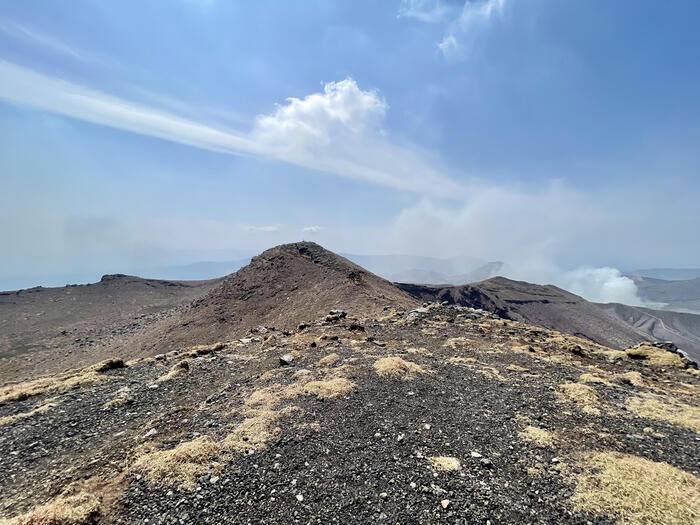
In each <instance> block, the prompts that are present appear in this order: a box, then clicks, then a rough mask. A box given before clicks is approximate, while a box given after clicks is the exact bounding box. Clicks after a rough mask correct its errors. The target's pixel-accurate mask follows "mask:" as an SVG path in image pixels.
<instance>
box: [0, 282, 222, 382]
mask: <svg viewBox="0 0 700 525" xmlns="http://www.w3.org/2000/svg"><path fill="white" fill-rule="evenodd" d="M220 281H221V280H220V279H213V280H211V281H162V280H157V279H141V278H139V277H132V276H127V275H105V276H104V277H103V278H102V280H101V281H100V282H98V283H93V284H86V285H73V286H64V287H58V288H42V287H37V288H31V289H28V290H18V291H11V292H0V384H2V383H3V382H5V381H7V380H18V379H26V378H28V377H36V376H37V375H40V374H42V373H48V372H57V371H60V370H65V369H68V368H75V367H78V366H85V365H87V364H90V363H94V362H97V361H99V360H100V359H104V358H105V356H103V355H101V354H100V348H102V347H104V346H105V345H108V344H109V343H110V342H112V341H114V340H115V339H119V338H123V337H126V336H128V335H130V334H132V333H134V332H136V331H138V330H139V329H141V328H143V327H144V326H147V325H149V324H151V323H154V322H157V321H158V320H161V319H164V318H167V317H168V316H170V315H174V314H175V313H176V312H178V311H179V310H180V309H181V308H182V307H183V306H184V305H186V304H188V303H190V302H191V301H192V300H194V299H196V298H198V297H201V296H202V295H203V294H205V293H206V292H207V291H209V290H211V289H212V288H213V287H214V286H216V285H217V284H219V282H220Z"/></svg>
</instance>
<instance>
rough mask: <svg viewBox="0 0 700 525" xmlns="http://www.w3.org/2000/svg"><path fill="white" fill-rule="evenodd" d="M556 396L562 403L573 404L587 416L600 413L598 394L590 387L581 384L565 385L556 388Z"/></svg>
mask: <svg viewBox="0 0 700 525" xmlns="http://www.w3.org/2000/svg"><path fill="white" fill-rule="evenodd" d="M556 396H557V399H558V400H559V401H560V402H563V403H573V404H575V405H576V406H578V407H579V408H581V411H582V412H584V413H586V414H591V415H597V414H599V413H600V410H599V409H598V406H599V405H600V398H599V397H598V393H597V392H596V391H595V390H594V389H592V388H591V387H590V386H588V385H582V384H580V383H563V384H561V385H558V386H557V388H556Z"/></svg>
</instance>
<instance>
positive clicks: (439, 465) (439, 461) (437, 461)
mask: <svg viewBox="0 0 700 525" xmlns="http://www.w3.org/2000/svg"><path fill="white" fill-rule="evenodd" d="M428 461H430V464H431V465H432V467H433V468H434V469H435V470H443V471H448V472H449V471H453V470H459V469H460V468H462V464H461V463H460V461H459V459H457V458H455V457H452V456H433V457H429V458H428Z"/></svg>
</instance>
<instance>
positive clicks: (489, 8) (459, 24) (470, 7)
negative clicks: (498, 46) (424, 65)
mask: <svg viewBox="0 0 700 525" xmlns="http://www.w3.org/2000/svg"><path fill="white" fill-rule="evenodd" d="M505 4H506V0H466V1H465V2H464V7H462V12H461V13H460V15H459V17H458V18H457V19H456V20H455V21H454V22H452V23H451V24H450V27H449V29H448V30H447V32H446V33H445V36H444V37H443V39H442V41H441V42H440V43H439V44H438V49H439V50H440V52H441V53H442V54H443V55H444V56H446V57H452V58H454V57H459V56H461V55H462V54H463V53H464V52H466V51H468V50H469V48H470V47H471V46H472V45H473V43H474V40H475V38H476V36H477V33H478V32H479V31H480V30H481V29H482V28H483V27H484V25H486V24H488V23H489V21H490V20H491V19H492V18H493V17H494V16H496V15H498V14H500V13H502V12H503V8H504V6H505Z"/></svg>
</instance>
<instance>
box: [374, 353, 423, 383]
mask: <svg viewBox="0 0 700 525" xmlns="http://www.w3.org/2000/svg"><path fill="white" fill-rule="evenodd" d="M374 369H375V370H376V371H377V373H378V374H379V375H380V376H388V377H396V378H399V379H403V380H404V381H411V380H412V379H415V377H416V376H417V375H418V374H425V373H426V372H425V370H424V369H423V367H422V366H420V365H417V364H416V363H412V362H410V361H406V360H404V359H401V358H400V357H397V356H392V357H383V358H382V359H379V360H377V361H376V362H375V363H374Z"/></svg>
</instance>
